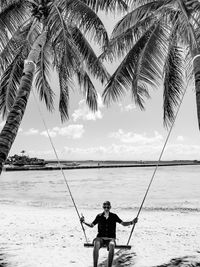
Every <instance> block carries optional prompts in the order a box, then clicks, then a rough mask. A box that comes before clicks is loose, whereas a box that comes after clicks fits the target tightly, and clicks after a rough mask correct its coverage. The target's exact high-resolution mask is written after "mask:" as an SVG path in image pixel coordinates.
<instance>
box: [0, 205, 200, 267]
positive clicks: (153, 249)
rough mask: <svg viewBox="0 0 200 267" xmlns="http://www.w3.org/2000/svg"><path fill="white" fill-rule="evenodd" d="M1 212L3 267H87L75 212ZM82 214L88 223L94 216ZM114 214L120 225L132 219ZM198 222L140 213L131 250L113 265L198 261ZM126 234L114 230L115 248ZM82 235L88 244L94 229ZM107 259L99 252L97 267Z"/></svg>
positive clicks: (88, 256) (88, 254) (187, 216)
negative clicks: (179, 260)
mask: <svg viewBox="0 0 200 267" xmlns="http://www.w3.org/2000/svg"><path fill="white" fill-rule="evenodd" d="M0 210H1V212H0V247H1V252H0V254H1V256H0V257H3V258H4V261H5V262H7V263H8V266H12V267H15V266H20V267H25V266H26V267H37V266H43V267H65V266H66V267H92V249H89V248H84V247H83V243H84V242H85V240H84V235H83V233H82V230H81V227H80V224H79V220H78V217H77V214H76V213H75V210H74V209H67V210H61V209H42V208H34V207H18V206H17V207H15V206H9V205H1V206H0ZM81 212H83V213H84V215H85V218H86V220H87V221H89V222H91V221H92V220H93V218H94V216H95V215H96V213H98V212H97V211H93V210H92V211H81ZM99 212H100V211H99ZM117 213H118V214H119V215H120V217H121V218H122V219H124V220H129V219H131V218H132V217H134V215H133V216H132V215H131V214H130V212H128V211H126V212H125V211H123V212H122V211H117ZM199 219H200V216H199V213H198V212H193V213H191V212H190V213H187V212H185V213H176V212H166V211H165V212H164V211H163V212H160V211H159V212H156V211H154V212H142V213H141V216H140V218H139V222H138V224H137V225H136V228H135V231H134V233H133V237H132V240H131V242H130V244H131V245H133V247H132V250H131V251H127V252H123V253H122V254H120V257H119V258H118V256H117V255H115V259H117V261H115V264H114V266H133V265H134V266H136V267H144V266H156V265H160V264H164V263H168V262H169V261H170V260H171V259H172V258H178V257H184V256H195V257H198V255H200V253H197V251H200V224H199V222H200V220H199ZM130 229H131V228H130V227H123V226H121V225H119V226H118V228H117V235H118V238H119V239H120V241H118V243H122V244H126V242H127V239H128V236H129V233H130ZM86 232H87V235H88V237H89V238H90V241H91V240H92V239H93V237H95V235H96V228H95V229H94V228H93V229H90V228H86ZM106 256H107V251H106V250H105V249H102V250H101V251H100V259H99V263H102V262H104V261H105V260H106ZM195 260H196V261H198V258H195ZM199 262H200V260H199ZM100 266H106V265H105V264H100Z"/></svg>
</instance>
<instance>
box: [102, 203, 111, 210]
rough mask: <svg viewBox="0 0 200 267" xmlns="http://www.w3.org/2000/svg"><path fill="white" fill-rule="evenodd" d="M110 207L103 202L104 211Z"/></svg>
mask: <svg viewBox="0 0 200 267" xmlns="http://www.w3.org/2000/svg"><path fill="white" fill-rule="evenodd" d="M110 208H111V206H110V205H109V204H103V209H104V211H107V212H108V211H109V210H110Z"/></svg>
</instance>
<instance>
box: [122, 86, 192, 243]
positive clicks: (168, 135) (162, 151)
mask: <svg viewBox="0 0 200 267" xmlns="http://www.w3.org/2000/svg"><path fill="white" fill-rule="evenodd" d="M187 87H188V84H187V85H186V88H185V90H184V92H183V95H182V98H181V101H180V104H179V106H178V108H177V111H176V114H175V117H174V120H173V123H172V125H171V127H170V130H169V132H168V134H167V138H166V140H165V143H164V146H163V148H162V150H161V153H160V156H159V159H158V161H157V164H156V167H155V169H154V172H153V174H152V177H151V179H150V182H149V185H148V187H147V190H146V192H145V194H144V197H143V200H142V203H141V205H140V207H139V210H138V213H137V216H136V218H138V217H139V215H140V212H141V210H142V208H143V205H144V202H145V199H146V197H147V194H148V192H149V189H150V187H151V184H152V182H153V179H154V177H155V174H156V171H157V169H158V167H159V164H160V161H161V158H162V155H163V153H164V150H165V147H166V145H167V142H168V140H169V137H170V135H171V132H172V129H173V127H174V124H175V121H176V118H177V116H178V113H179V110H180V107H181V105H182V103H183V99H184V96H185V93H186V90H187ZM134 229H135V224H133V226H132V229H131V232H130V235H129V238H128V241H127V245H128V244H129V242H130V240H131V237H132V234H133V231H134Z"/></svg>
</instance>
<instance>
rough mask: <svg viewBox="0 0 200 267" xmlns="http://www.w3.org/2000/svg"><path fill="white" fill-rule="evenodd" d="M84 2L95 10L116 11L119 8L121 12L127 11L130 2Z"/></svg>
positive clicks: (85, 0)
mask: <svg viewBox="0 0 200 267" xmlns="http://www.w3.org/2000/svg"><path fill="white" fill-rule="evenodd" d="M82 1H83V2H84V3H86V4H87V5H88V6H89V7H90V8H92V9H93V10H94V11H95V12H98V11H100V10H103V11H106V12H108V11H111V12H112V11H115V10H118V11H119V12H123V11H126V10H127V9H128V2H129V1H127V0H126V1H124V0H109V1H107V0H101V1H97V0H82Z"/></svg>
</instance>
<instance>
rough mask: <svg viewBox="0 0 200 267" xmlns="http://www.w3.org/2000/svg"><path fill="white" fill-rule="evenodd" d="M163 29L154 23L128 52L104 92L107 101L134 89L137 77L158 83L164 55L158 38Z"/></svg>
mask: <svg viewBox="0 0 200 267" xmlns="http://www.w3.org/2000/svg"><path fill="white" fill-rule="evenodd" d="M161 31H162V29H161V28H160V27H159V24H158V25H156V24H155V25H152V26H151V27H150V28H149V29H148V30H147V31H146V32H145V33H144V34H143V36H142V37H141V38H140V39H139V40H138V41H137V42H136V44H135V45H134V46H133V47H132V49H131V50H130V51H129V52H128V54H127V55H126V57H125V58H124V60H123V61H122V62H121V64H120V65H119V67H118V68H117V70H116V71H115V73H114V74H113V75H112V76H111V78H110V80H109V82H108V84H107V86H106V88H105V90H104V92H103V97H104V102H105V103H107V104H109V103H110V102H111V100H113V101H116V100H118V99H119V98H120V97H121V96H122V95H123V94H124V93H125V91H126V90H129V89H130V88H132V89H134V88H135V86H133V81H134V80H135V79H137V81H139V80H140V81H141V82H143V83H145V84H149V85H151V86H153V85H156V84H157V79H158V77H160V66H159V64H160V60H161V58H159V57H160V56H161V55H162V51H161V49H160V42H161V40H159V38H158V34H159V33H161ZM151 53H152V54H151ZM154 59H155V61H154ZM138 70H139V72H138ZM136 74H137V76H136ZM138 75H139V76H138ZM140 86H141V85H140ZM141 88H144V95H147V92H146V90H145V86H141ZM140 92H141V89H140ZM133 95H135V93H133ZM135 99H137V98H135Z"/></svg>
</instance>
